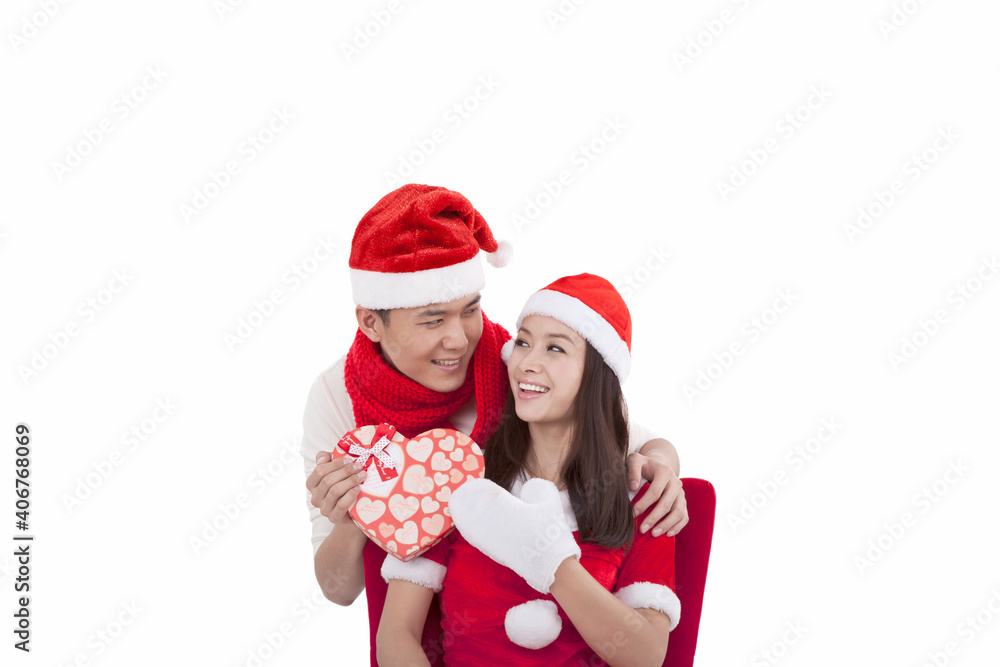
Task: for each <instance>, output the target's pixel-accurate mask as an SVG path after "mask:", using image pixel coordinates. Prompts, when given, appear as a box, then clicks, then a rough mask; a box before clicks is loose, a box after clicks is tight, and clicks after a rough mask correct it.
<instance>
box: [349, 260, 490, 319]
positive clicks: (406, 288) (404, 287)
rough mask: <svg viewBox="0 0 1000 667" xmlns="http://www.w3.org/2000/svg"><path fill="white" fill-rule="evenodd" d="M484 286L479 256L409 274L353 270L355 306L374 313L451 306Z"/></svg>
mask: <svg viewBox="0 0 1000 667" xmlns="http://www.w3.org/2000/svg"><path fill="white" fill-rule="evenodd" d="M485 285H486V278H485V276H484V275H483V262H482V260H481V259H479V255H476V256H475V257H473V258H472V259H468V260H466V261H464V262H459V263H458V264H452V265H451V266H443V267H441V268H439V269H426V270H424V271H412V272H410V273H381V272H379V271H365V270H363V269H351V292H352V293H353V295H354V303H355V304H357V305H359V306H362V307H364V308H370V309H372V310H380V309H383V308H385V309H392V308H419V307H420V306H429V305H430V304H432V303H448V302H449V301H454V300H455V299H460V298H461V297H463V296H467V295H469V294H474V293H475V292H478V291H480V290H481V289H483V287H484V286H485Z"/></svg>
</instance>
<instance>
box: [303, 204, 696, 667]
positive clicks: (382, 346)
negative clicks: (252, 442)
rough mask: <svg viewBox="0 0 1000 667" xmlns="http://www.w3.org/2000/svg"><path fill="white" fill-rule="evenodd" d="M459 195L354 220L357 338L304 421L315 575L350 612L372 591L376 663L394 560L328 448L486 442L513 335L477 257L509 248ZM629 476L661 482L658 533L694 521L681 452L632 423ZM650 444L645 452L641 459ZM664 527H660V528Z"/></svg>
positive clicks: (497, 411) (434, 613) (435, 617)
mask: <svg viewBox="0 0 1000 667" xmlns="http://www.w3.org/2000/svg"><path fill="white" fill-rule="evenodd" d="M505 245H506V244H498V243H497V241H496V239H495V238H494V237H493V234H492V232H491V231H490V228H489V226H488V225H487V224H486V221H485V220H484V219H483V217H482V216H481V215H480V214H479V212H478V211H476V210H475V208H473V206H472V204H471V203H469V201H468V200H467V199H466V198H465V197H463V196H462V195H460V194H458V193H457V192H452V191H449V190H446V189H444V188H439V187H432V186H427V185H414V184H409V185H405V186H403V187H401V188H399V189H398V190H395V191H393V192H391V193H389V194H388V195H386V196H385V197H383V198H382V199H381V200H379V202H378V203H377V204H376V205H375V206H374V207H373V208H372V209H371V210H370V211H369V212H368V213H367V214H365V216H364V217H363V218H362V219H361V222H360V223H358V227H357V230H356V231H355V234H354V239H353V241H352V244H351V257H350V260H349V264H350V267H351V286H352V291H353V295H354V300H355V303H356V304H357V308H356V311H355V315H356V317H357V321H358V332H357V334H356V336H355V340H354V343H353V345H352V346H351V349H350V351H349V352H348V353H347V355H346V356H345V357H342V358H341V359H339V360H338V361H337V362H336V363H334V364H333V365H332V366H330V367H329V368H328V369H326V370H325V371H324V372H323V373H321V374H320V376H319V377H318V378H317V379H316V381H315V383H314V384H313V387H312V389H311V391H310V393H309V399H308V402H307V405H306V410H305V414H304V416H303V431H304V433H303V438H302V455H303V458H304V459H305V470H306V475H307V478H306V488H307V489H308V491H309V495H310V502H311V504H312V508H311V509H310V517H311V520H312V524H313V548H314V566H315V571H316V579H317V581H318V582H319V584H320V587H321V588H322V590H323V593H324V595H326V597H327V598H328V599H330V600H331V601H333V602H335V603H337V604H340V605H349V604H351V603H352V602H353V601H354V600H355V599H356V598H357V596H358V595H359V594H360V593H361V591H362V589H364V590H366V591H367V596H368V617H369V624H370V629H371V636H370V640H371V641H370V646H371V663H372V665H373V666H376V667H377V663H376V661H375V636H376V632H377V629H378V623H379V620H380V618H381V615H382V607H383V605H384V602H385V592H386V584H385V582H384V581H383V580H382V578H381V575H380V569H381V565H382V561H383V560H384V558H385V552H384V551H382V549H381V548H380V547H379V546H378V545H376V544H375V543H374V542H371V541H370V540H368V539H367V538H366V537H365V535H364V533H362V531H361V530H360V529H359V528H357V526H355V525H354V523H353V522H352V521H351V519H350V516H349V515H348V513H347V512H348V510H349V509H350V508H351V506H352V505H353V504H354V501H355V499H356V498H357V496H358V491H359V484H360V483H361V482H362V481H363V480H364V477H365V473H364V471H359V470H356V469H355V468H354V466H353V464H351V461H350V459H349V458H343V459H338V460H337V461H335V462H331V457H330V452H331V451H332V450H333V448H334V447H335V446H336V444H337V442H338V440H339V439H340V438H341V436H343V434H344V433H346V432H347V431H350V430H353V429H355V428H357V427H359V426H364V425H366V424H378V423H380V422H388V423H390V424H392V425H393V426H395V427H396V428H397V429H398V430H399V431H400V432H401V433H403V434H405V435H408V436H414V435H417V434H418V433H421V432H423V431H426V430H428V429H431V428H440V427H446V428H455V429H456V430H459V431H462V432H463V433H465V434H467V435H469V436H471V437H472V439H473V440H475V441H476V442H479V443H480V444H485V443H486V441H487V440H488V439H489V437H490V435H492V433H493V431H494V430H495V429H496V427H497V425H498V423H499V420H500V416H501V414H502V412H503V404H504V401H505V399H506V396H507V371H506V367H505V365H504V362H503V360H502V358H501V354H500V350H501V347H502V346H503V344H504V343H505V342H506V341H507V340H509V339H510V334H509V333H507V331H506V330H504V329H503V327H501V326H499V325H497V324H494V323H493V322H491V321H490V320H489V319H488V318H487V317H486V315H485V314H484V313H483V312H482V309H481V307H480V294H479V292H480V290H481V289H482V288H483V286H484V284H485V279H484V276H483V270H482V263H481V260H480V259H479V256H478V255H479V253H480V251H483V252H485V253H487V254H489V261H490V263H491V264H493V265H495V266H502V265H503V264H505V263H506V260H507V255H509V248H508V247H504V246H505ZM630 432H631V437H630V446H629V452H630V455H629V459H628V463H629V480H630V484H631V486H632V488H633V489H637V488H638V486H639V480H640V478H641V477H645V478H647V479H650V480H652V481H651V482H650V488H649V490H648V491H647V492H646V495H645V497H644V499H643V502H642V506H641V507H639V506H637V508H636V510H637V511H638V512H642V511H644V510H645V509H646V508H647V507H649V506H650V505H651V504H653V503H656V507H655V508H654V510H653V511H652V512H651V513H650V522H649V524H648V525H649V528H651V529H652V530H653V531H654V533H653V534H654V536H655V535H658V534H663V533H668V534H673V533H676V532H677V531H678V530H680V529H681V528H683V526H684V524H686V523H687V510H686V506H685V504H684V497H683V491H682V490H681V486H680V481H679V480H678V479H677V472H678V471H679V463H678V459H677V452H676V450H675V449H674V447H673V445H671V444H670V443H669V442H667V441H666V440H663V439H660V438H653V437H651V435H650V434H649V433H648V432H647V431H646V430H645V429H643V428H642V427H641V426H639V425H638V424H636V423H634V422H632V423H630ZM640 448H641V453H639V450H640ZM658 522H659V523H658ZM440 638H441V626H440V614H439V610H438V609H437V605H436V603H435V604H434V605H432V608H431V610H430V612H429V613H428V618H427V625H426V626H425V628H424V637H423V646H424V650H425V653H426V654H427V656H428V659H429V660H430V662H431V664H432V665H440V664H442V663H441V652H442V647H441V646H440Z"/></svg>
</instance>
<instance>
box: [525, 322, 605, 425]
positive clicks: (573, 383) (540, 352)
mask: <svg viewBox="0 0 1000 667" xmlns="http://www.w3.org/2000/svg"><path fill="white" fill-rule="evenodd" d="M586 354H587V342H586V341H585V340H584V339H583V337H582V336H580V335H579V334H578V333H576V332H575V331H573V330H572V329H570V328H569V327H568V326H566V325H565V324H563V323H562V322H560V321H559V320H555V319H553V318H551V317H547V316H545V315H529V316H528V317H526V318H524V322H523V323H522V324H521V328H520V329H519V330H518V332H517V335H516V337H515V339H514V350H513V351H512V352H511V355H510V361H509V362H508V364H507V375H508V377H509V378H510V388H511V391H512V392H513V393H514V407H515V410H516V412H517V416H518V417H520V418H521V419H523V420H524V421H526V422H528V423H534V424H565V425H567V426H568V425H569V424H570V423H571V419H572V408H573V401H574V400H576V394H577V391H579V389H580V382H581V380H582V379H583V365H584V360H585V358H586Z"/></svg>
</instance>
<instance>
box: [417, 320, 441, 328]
mask: <svg viewBox="0 0 1000 667" xmlns="http://www.w3.org/2000/svg"><path fill="white" fill-rule="evenodd" d="M443 321H444V320H431V321H430V322H421V323H420V324H422V325H424V326H431V327H432V326H434V325H435V324H441V322H443Z"/></svg>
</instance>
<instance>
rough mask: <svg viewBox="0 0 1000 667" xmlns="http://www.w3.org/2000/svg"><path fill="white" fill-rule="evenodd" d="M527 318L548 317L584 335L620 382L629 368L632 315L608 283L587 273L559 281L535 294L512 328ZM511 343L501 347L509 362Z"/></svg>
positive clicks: (508, 342)
mask: <svg viewBox="0 0 1000 667" xmlns="http://www.w3.org/2000/svg"><path fill="white" fill-rule="evenodd" d="M529 315H547V316H548V317H552V318H555V319H557V320H559V321H560V322H562V323H563V324H565V325H566V326H568V327H569V328H570V329H572V330H573V331H575V332H577V333H578V334H580V335H581V336H583V337H584V338H585V339H586V340H587V342H588V343H590V344H591V345H592V346H593V347H594V349H595V350H597V351H598V352H599V353H600V355H601V356H602V357H603V358H604V363H606V364H607V365H608V366H610V367H611V370H613V371H614V373H615V375H617V376H618V381H619V382H625V378H626V377H628V373H629V370H630V369H631V367H632V316H631V315H630V314H629V312H628V306H626V305H625V300H624V299H622V295H621V294H619V293H618V290H616V289H615V286H614V285H612V284H611V283H610V282H608V281H607V280H605V279H604V278H601V277H600V276H595V275H592V274H590V273H581V274H580V275H577V276H566V277H565V278H560V279H559V280H557V281H555V282H554V283H552V284H551V285H549V286H547V287H545V288H543V289H541V290H539V291H537V292H535V293H534V294H532V295H531V297H530V298H529V299H528V302H527V303H526V304H524V308H523V309H521V314H520V315H519V316H518V318H517V324H516V325H515V327H514V329H515V330H518V329H520V328H521V324H522V323H523V322H524V318H526V317H528V316H529ZM513 349H514V341H513V340H510V341H507V343H506V344H505V345H504V346H503V350H502V354H503V359H504V361H510V355H511V352H512V351H513Z"/></svg>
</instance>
